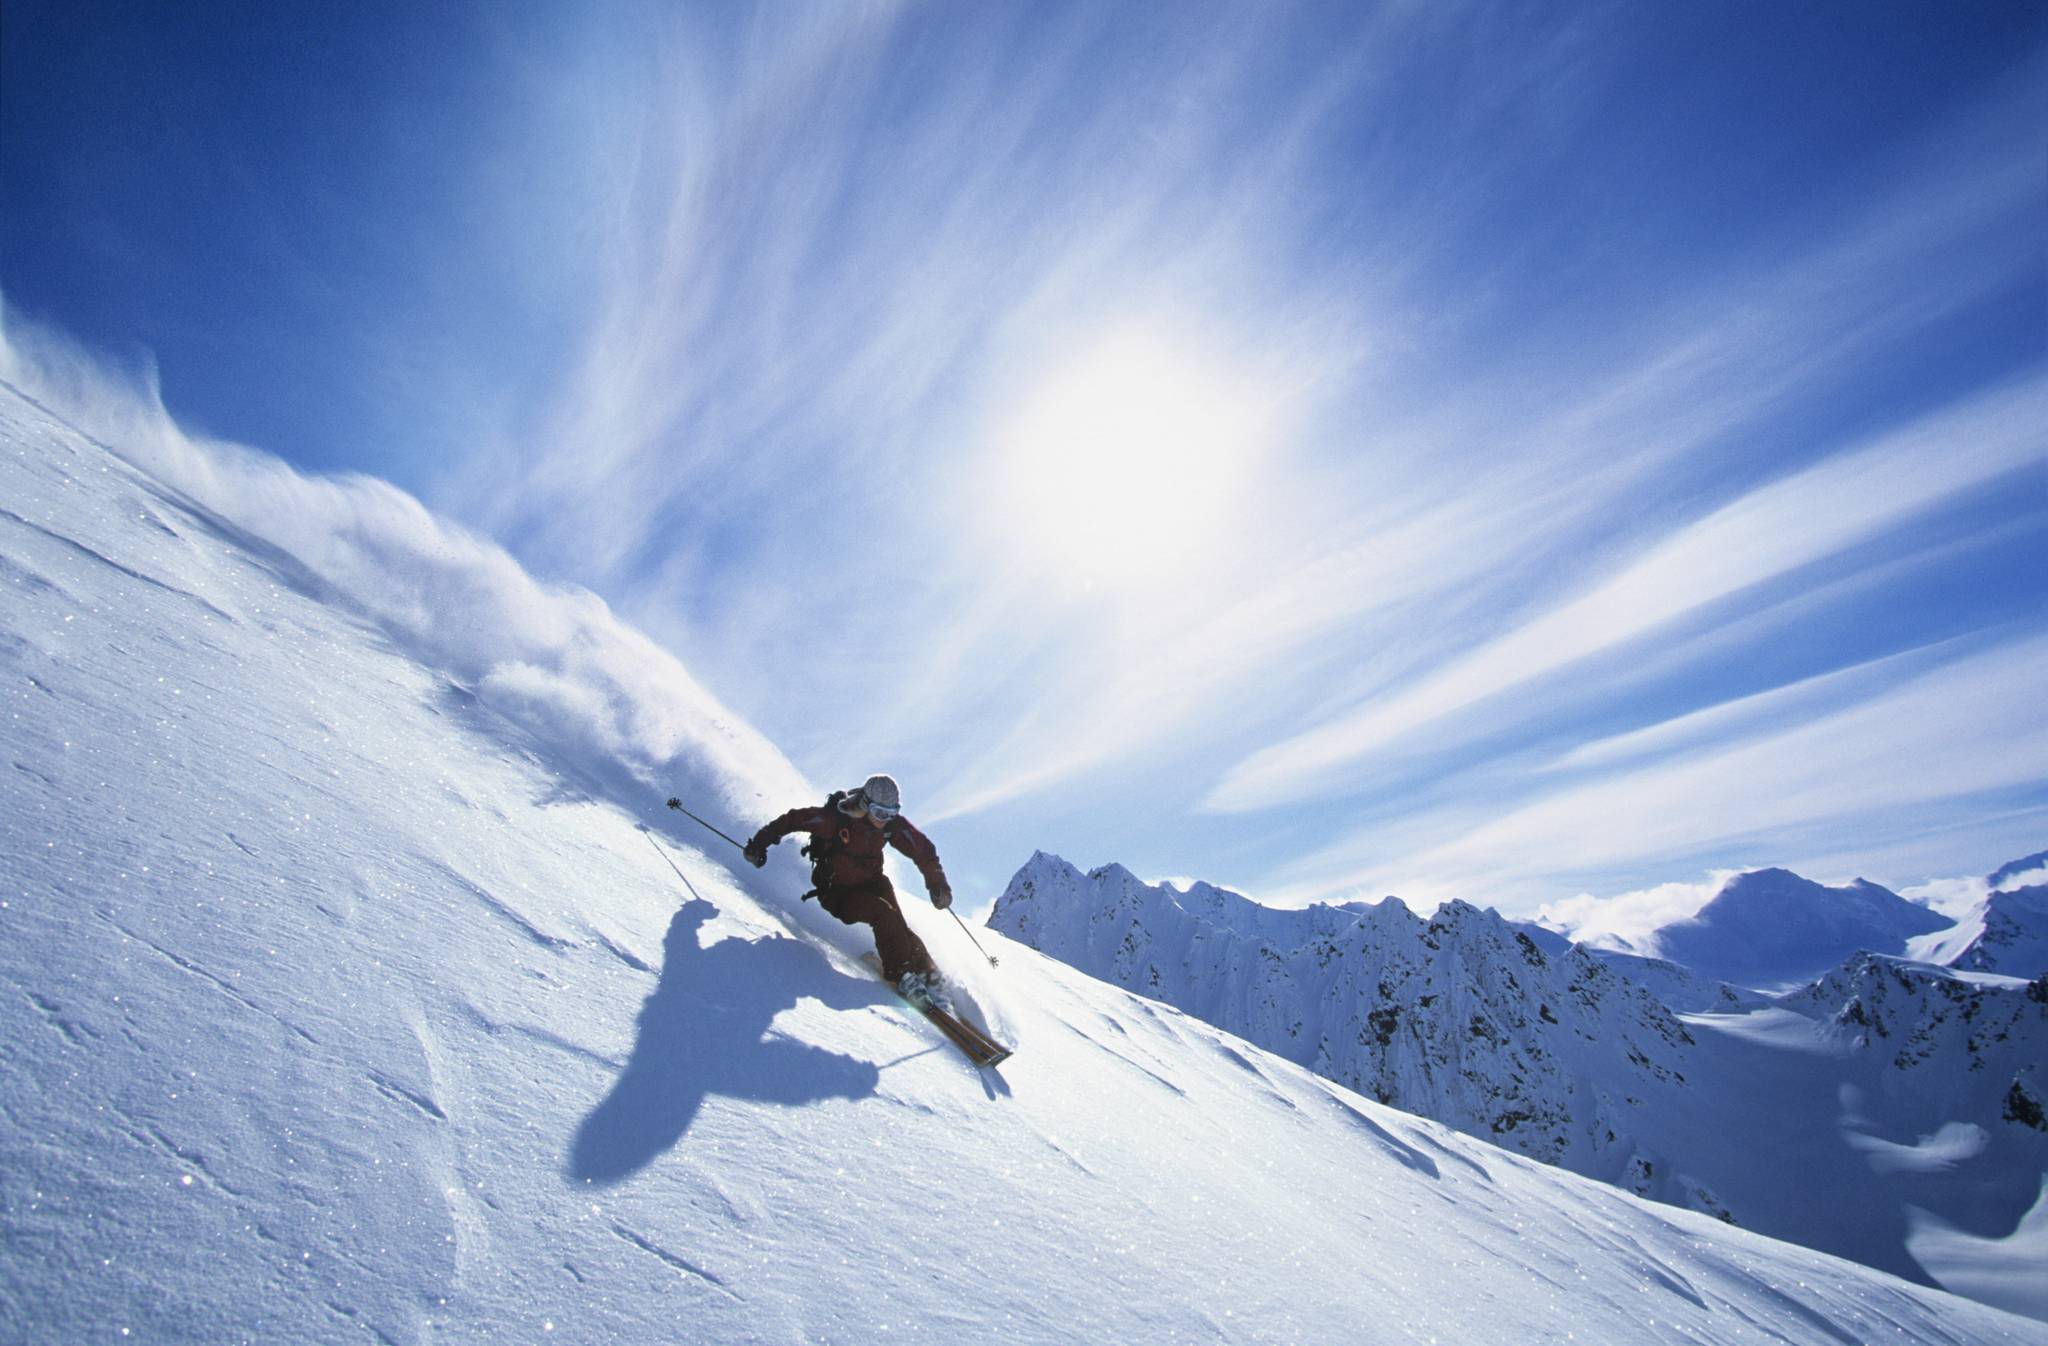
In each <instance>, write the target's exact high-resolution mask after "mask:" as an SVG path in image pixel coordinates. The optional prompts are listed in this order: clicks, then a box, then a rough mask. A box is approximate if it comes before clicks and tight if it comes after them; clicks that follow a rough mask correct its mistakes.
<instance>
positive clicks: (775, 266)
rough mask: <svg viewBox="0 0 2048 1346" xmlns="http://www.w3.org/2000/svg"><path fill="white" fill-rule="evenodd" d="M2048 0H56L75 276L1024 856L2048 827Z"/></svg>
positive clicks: (1810, 856) (1573, 850)
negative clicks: (2047, 257)
mask: <svg viewBox="0 0 2048 1346" xmlns="http://www.w3.org/2000/svg"><path fill="white" fill-rule="evenodd" d="M2043 23H2044V21H2043V19H2042V17H2041V15H2040V11H2039V9H2038V7H2037V6H2032V5H2024V4H1979V5H1971V6H1965V7H1955V6H1940V5H1933V4H1928V5H1917V4H1903V5H1884V6H1869V5H1863V4H1807V5H1799V6H1725V5H1696V6H1644V5H1637V4H1615V5H1605V6H1603V5H1594V4H1587V5H1570V6H1566V5H1557V6H1531V5H1440V4H1386V5H1369V4H1333V5H1306V6H1291V7H1289V6H1243V5H1202V4H1186V5H1174V6H1107V5H1073V6H1067V5H1057V4H1032V5H978V6H957V5H917V4H910V5H890V4H876V5H862V6H855V5H822V4H819V5H799V4H776V5H765V6H761V7H758V8H753V7H747V6H742V5H737V4H718V5H702V6H680V5H668V4H647V5H596V4H592V5H580V4H579V5H566V4H565V5H543V4H533V5H516V6H503V5H475V6H470V7H462V6H457V5H445V6H443V5H432V6H417V5H396V4H388V5H387V4H376V3H372V4H363V5H353V6H328V7H310V8H308V7H279V6H270V5H255V4H250V5H207V6H193V7H190V8H189V9H180V8H179V7H167V6H146V5H104V4H92V3H84V4H48V3H41V2H40V0H9V3H8V5H7V7H6V14H5V26H4V29H0V192H4V198H5V202H6V207H5V209H4V211H0V287H4V292H5V295H6V301H7V305H8V307H9V309H10V310H11V311H13V312H15V313H17V314H20V315H26V316H27V317H29V318H31V319H34V320H37V321H41V322H46V323H49V324H52V325H54V326H57V327H60V328H62V329H64V330H66V331H68V332H70V333H71V334H73V335H74V336H76V337H78V338H79V339H81V340H83V341H85V342H87V343H89V344H90V345H92V346H93V347H95V348H97V349H99V350H101V351H103V352H105V353H107V355H108V356H109V358H111V359H113V360H114V361H116V362H120V363H124V364H128V365H131V366H135V367H146V366H150V365H152V364H153V367H154V370H155V377H156V378H158V379H159V380H160V386H161V389H162V395H163V398H164V400H165V402H166V404H167V405H168V406H169V408H170V409H171V411H172V412H173V413H174V414H175V415H177V416H178V417H179V418H180V419H181V420H183V421H186V422H188V423H190V424H192V425H194V426H197V427H201V428H203V429H205V430H207V431H210V432H213V433H216V434H219V435H223V436H227V437H230V438H233V439H236V440H240V441H242V442H246V443H250V444H254V445H258V446H261V447H262V448H265V449H268V450H270V451H271V452H273V453H276V454H279V455H280V456H282V457H284V458H285V459H287V460H288V461H290V462H292V463H294V464H297V465H299V466H301V467H304V468H307V469H311V470H318V471H342V470H355V471H362V472H367V473H371V474H375V475H378V476H382V477H386V478H388V479H390V480H391V481H393V482H395V483H397V484H398V485H400V486H402V487H404V488H405V489H407V490H409V491H411V492H413V493H415V494H416V495H418V496H419V497H420V498H421V499H422V500H423V501H425V502H426V503H427V504H428V505H429V506H430V507H432V508H433V509H435V510H437V511H439V512H441V513H443V514H445V515H447V516H450V517H452V518H454V519H456V520H459V521H462V522H464V523H466V524H468V525H470V526H472V527H473V528H475V529H477V530H478V531H480V532H483V533H485V534H486V535H488V536H490V537H493V538H495V539H497V540H498V541H500V542H501V543H503V544H504V545H505V546H507V547H508V548H510V549H511V550H512V552H513V553H514V554H515V555H516V556H517V557H518V558H519V559H520V560H521V561H522V562H523V563H524V564H525V565H526V566H527V567H528V568H529V569H530V570H532V571H533V572H534V573H536V574H537V575H541V576H545V577H549V578H555V579H561V580H566V581H571V582H575V583H579V584H582V585H586V586H588V587H589V588H591V589H592V590H594V591H595V592H597V593H598V594H600V595H602V596H603V597H604V598H605V599H606V600H607V601H608V602H609V603H610V604H611V605H612V606H613V607H614V608H615V609H616V610H617V611H618V612H619V613H620V614H621V615H623V616H624V617H625V618H627V619H628V620H629V621H631V622H633V623H635V624H636V625H638V626H640V627H642V628H643V629H645V630H647V631H648V632H649V633H650V634H652V635H653V636H654V637H655V638H656V639H657V640H659V641H660V642H661V643H663V644H664V645H666V646H667V647H668V648H670V649H671V650H673V651H674V652H675V653H676V654H677V655H678V656H679V657H680V658H681V659H682V660H683V661H684V662H685V663H686V664H687V665H688V666H689V667H690V668H691V669H692V670H693V671H694V672H695V673H696V674H697V675H698V676H699V677H700V678H701V679H702V680H703V681H704V682H705V683H706V684H707V685H708V686H709V687H710V688H711V689H712V690H713V691H714V692H716V693H717V694H718V695H719V696H721V697H722V698H723V699H724V700H726V701H727V702H728V703H729V704H730V705H731V706H732V707H733V708H734V709H735V710H737V711H738V712H739V713H741V714H743V715H744V716H746V717H747V718H748V719H749V720H751V721H752V722H753V723H754V724H755V725H757V726H758V727H759V728H760V729H761V730H762V731H763V732H764V733H766V734H767V735H768V736H769V737H770V738H772V739H773V740H775V741H776V742H777V743H779V744H780V745H781V746H782V747H783V748H784V749H785V750H786V751H787V752H788V753H789V754H790V756H791V757H792V758H793V759H794V760H795V762H796V763H797V765H798V766H800V767H801V768H803V769H804V770H805V771H806V772H807V773H808V774H809V775H810V776H811V777H812V778H813V779H815V780H818V781H820V782H851V781H854V780H858V779H859V778H860V777H861V776H862V775H864V774H865V773H867V772H868V771H870V770H878V769H887V770H890V771H892V772H893V773H895V774H896V775H897V776H898V777H899V778H900V779H901V780H902V781H903V782H904V784H905V786H906V788H907V790H908V793H909V803H910V806H911V808H910V811H911V813H912V816H914V817H918V818H919V819H920V820H921V821H923V822H924V823H926V824H927V825H928V826H929V827H930V829H931V830H932V831H933V832H934V834H935V835H936V836H937V838H938V840H939V842H940V845H941V849H942V852H943V853H944V854H945V856H946V857H947V860H948V862H949V865H950V866H951V867H952V868H953V869H954V870H955V871H956V872H957V874H958V876H959V879H960V883H961V887H962V889H963V891H965V892H971V893H974V894H976V895H977V896H987V895H992V893H993V892H994V891H995V890H997V889H999V888H1000V886H1001V884H1002V883H1003V881H1004V880H1005V879H1006V878H1007V876H1008V874H1009V872H1010V871H1011V870H1012V869H1014V868H1015V866H1016V865H1017V864H1019V863H1021V862H1022V861H1023V859H1024V858H1025V857H1027V856H1028V855H1029V853H1030V852H1031V850H1032V849H1034V848H1039V847H1042V848H1045V849H1048V850H1054V851H1058V852H1060V853H1062V854H1065V855H1066V856H1068V857H1069V858H1070V859H1073V860H1075V861H1077V862H1079V863H1082V864H1097V863H1102V862H1105V861H1108V860H1112V859H1114V860H1120V861H1122V862H1124V863H1126V864H1128V865H1129V866H1131V867H1132V868H1133V869H1135V870H1138V871H1139V872H1141V873H1145V874H1150V875H1193V876H1199V877H1203V878H1207V879H1210V880H1212V881H1215V882H1220V883H1225V884H1229V885H1232V886H1235V887H1239V888H1241V889H1243V890H1245V891H1248V892H1251V893H1253V894H1255V895H1259V896H1262V897H1267V898H1272V899H1277V900H1283V901H1303V900H1308V899H1310V898H1316V897H1324V898H1344V897H1351V896H1359V895H1364V896H1378V895H1380V894H1381V893H1385V892H1400V893H1402V894H1403V895H1405V896H1409V897H1411V898H1413V899H1415V900H1417V901H1420V902H1428V901H1433V900H1436V899H1440V898H1443V897H1447V896H1453V895H1460V896H1466V897H1471V898H1475V899H1478V900H1482V901H1488V902H1494V903H1498V904H1500V905H1501V906H1502V907H1503V909H1504V910H1509V911H1511V912H1528V911H1533V910H1535V909H1536V908H1537V906H1538V905H1539V904H1542V903H1545V902H1554V901H1556V900H1558V899H1560V898H1565V897H1569V896H1570V895H1572V894H1575V893H1579V892H1593V893H1597V894H1603V895H1605V894H1612V893H1621V892H1624V891H1627V890H1631V889H1639V888H1644V887H1647V886H1649V885H1652V884H1657V883H1662V882H1666V881H1676V880H1691V879H1696V878H1699V877H1701V876H1703V875H1705V874H1707V873H1708V872H1709V871H1712V870H1715V869H1718V868H1725V867H1730V866H1739V865H1750V864H1766V863H1782V864H1789V865H1793V866H1795V867H1802V868H1804V869H1806V870H1807V871H1809V872H1812V873H1814V874H1815V875H1816V876H1817V877H1829V878H1832V877H1839V876H1842V875H1846V874H1849V873H1856V872H1860V873H1867V874H1869V875H1870V876H1871V877H1873V878H1876V879H1878V880H1880V881H1886V882H1891V883H1895V884H1907V883H1913V882H1916V881H1919V880H1921V879H1925V878H1928V877H1933V876H1937V875H1950V874H1956V873H1967V872H1971V871H1980V870H1984V869H1988V868H1990V867H1992V866H1993V865H1995V864H1997V863H1999V862H2001V861H2003V860H2005V859H2009V858H2011V857H2012V856H2013V855H2017V854H2021V853H2025V852H2027V851H2031V850H2036V849H2039V848H2040V847H2041V846H2042V845H2048V841H2044V840H2043V838H2044V836H2048V723H2044V718H2048V717H2044V716H2043V714H2042V713H2041V711H2040V710H2039V709H2038V707H2037V706H2036V705H2035V704H2034V702H2035V701H2036V700H2037V699H2038V690H2037V688H2038V684H2039V683H2040V681H2041V678H2040V675H2039V670H2040V668H2041V667H2042V664H2043V658H2044V655H2048V601H2044V600H2048V565H2044V558H2048V447H2044V445H2048V432H2044V430H2043V428H2042V427H2043V426H2044V425H2048V360H2044V355H2048V265H2044V237H2043V227H2042V221H2043V219H2048V174H2044V169H2043V161H2042V134H2043V132H2042V128H2043V127H2044V126H2048V33H2044V26H2043Z"/></svg>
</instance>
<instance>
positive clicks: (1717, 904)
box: [1646, 869, 1951, 990]
mask: <svg viewBox="0 0 2048 1346" xmlns="http://www.w3.org/2000/svg"><path fill="white" fill-rule="evenodd" d="M1950 924H1951V922H1950V921H1949V920H1948V918H1946V917H1944V916H1941V915H1938V914H1936V913H1935V912H1931V911H1929V910H1927V909H1926V908H1925V907H1922V906H1920V905H1918V904H1916V903H1913V902H1909V901H1907V900H1906V899H1905V898H1903V897H1900V896H1899V895H1898V894H1897V893H1894V892H1892V891H1891V890H1890V889H1888V888H1883V887H1880V886H1879V885H1877V884H1874V883H1871V882H1869V881H1868V880H1865V879H1858V880H1856V881H1855V882H1854V883H1852V884H1850V885H1848V886H1847V887H1842V888H1830V887H1827V886H1825V885H1823V884H1819V883H1815V882H1813V881H1812V880H1811V879H1805V878H1801V877H1800V876H1799V875H1797V874H1794V873H1792V872H1791V871H1790V870H1786V869H1758V870H1752V871H1750V872H1749V873H1746V874H1738V875H1736V876H1735V877H1734V878H1732V879H1730V880H1728V882H1727V883H1725V884H1723V885H1722V887H1721V891H1719V892H1718V893H1716V894H1715V895H1714V897H1713V899H1712V900H1711V901H1709V902H1708V903H1707V905H1706V906H1704V907H1702V908H1701V909H1700V910H1699V912H1698V913H1697V914H1695V915H1694V916H1692V917H1690V918H1688V919H1686V920H1683V921H1676V922H1673V923H1672V924H1670V925H1667V926H1665V927H1663V928H1662V929H1660V930H1658V931H1657V932H1656V933H1655V934H1654V935H1653V936H1652V937H1651V941H1650V947H1649V949H1647V950H1646V952H1649V953H1651V954H1653V955H1654V956H1656V957H1659V958H1665V959H1668V960H1670V961H1671V962H1674V963H1679V964H1681V965H1683V966H1685V967H1688V968H1691V969H1692V970H1693V971H1695V972H1698V973H1700V974H1702V975H1704V976H1707V977H1712V978H1715V979H1717V980H1720V981H1726V982H1733V983H1735V984H1736V985H1738V986H1753V987H1757V988H1760V989H1766V990H1770V989H1788V988H1789V987H1790V986H1792V985H1794V984H1797V983H1799V982H1803V981H1807V980H1810V979H1812V978H1814V977H1817V976H1820V975H1821V974H1822V973H1824V972H1826V971H1827V970H1828V969H1829V968H1832V967H1835V966H1837V965H1839V964H1840V963H1841V961H1842V960H1843V959H1845V958H1847V957H1849V956H1850V955H1852V954H1856V953H1863V952H1869V953H1881V954H1902V953H1904V952H1905V951H1906V943H1907V941H1908V940H1910V939H1912V938H1913V937H1915V936H1916V935H1926V934H1930V933H1932V932H1934V931H1937V930H1942V929H1945V928H1946V927H1947V926H1949V925H1950Z"/></svg>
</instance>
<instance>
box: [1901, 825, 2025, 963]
mask: <svg viewBox="0 0 2048 1346" xmlns="http://www.w3.org/2000/svg"><path fill="white" fill-rule="evenodd" d="M1985 888H1986V890H1987V891H1986V896H1985V898H1984V900H1983V901H1981V902H1979V903H1977V904H1976V905H1975V906H1974V907H1972V908H1971V909H1970V910H1969V911H1967V912H1965V913H1964V914H1963V916H1962V917H1961V918H1960V919H1959V920H1957V922H1956V923H1955V925H1953V926H1951V927H1950V928H1948V929H1946V930H1939V931H1936V932H1935V933H1933V934H1931V935H1924V936H1922V937H1921V938H1919V939H1917V940H1914V941H1913V942H1912V943H1911V945H1910V946H1909V947H1908V950H1907V952H1908V954H1909V955H1910V956H1911V957H1913V958H1915V959H1918V960H1920V961H1923V962H1930V963H1940V964H1942V965H1944V966H1948V967H1956V968H1962V969H1964V970H1965V971H1970V972H1998V973H2003V974H2005V975H2006V976H2009V977H2038V976H2041V975H2042V974H2044V973H2048V851H2043V852H2042V853H2040V854H2038V855H2029V856H2027V857H2025V858H2024V859H2020V860H2014V861H2012V862H2011V863H2010V864H2007V865H2003V866H2001V867H2000V868H1999V869H1998V870H1996V871H1995V872H1994V873H1992V874H1991V876H1990V877H1989V878H1987V879H1986V880H1985Z"/></svg>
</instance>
